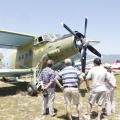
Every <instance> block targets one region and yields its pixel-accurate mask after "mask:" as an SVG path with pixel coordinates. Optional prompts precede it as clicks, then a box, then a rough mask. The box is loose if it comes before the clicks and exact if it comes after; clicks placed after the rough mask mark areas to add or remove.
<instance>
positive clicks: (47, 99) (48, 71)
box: [40, 60, 56, 117]
mask: <svg viewBox="0 0 120 120" xmlns="http://www.w3.org/2000/svg"><path fill="white" fill-rule="evenodd" d="M53 65H54V62H53V61H52V60H48V61H47V67H46V68H44V69H43V70H42V71H41V74H40V81H41V89H42V90H43V91H46V92H47V93H48V95H47V96H46V95H45V96H43V101H42V115H45V114H47V112H46V109H47V104H48V103H49V113H50V115H51V117H53V116H55V115H56V114H55V113H54V99H55V86H56V83H55V80H54V78H55V73H54V71H53V69H52V67H53Z"/></svg>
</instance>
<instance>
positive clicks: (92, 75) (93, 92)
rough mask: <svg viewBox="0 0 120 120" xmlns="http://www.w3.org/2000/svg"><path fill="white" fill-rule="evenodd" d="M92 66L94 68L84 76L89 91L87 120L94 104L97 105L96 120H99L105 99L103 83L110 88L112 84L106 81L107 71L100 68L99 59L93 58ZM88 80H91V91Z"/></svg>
mask: <svg viewBox="0 0 120 120" xmlns="http://www.w3.org/2000/svg"><path fill="white" fill-rule="evenodd" d="M93 64H94V67H93V68H91V69H90V71H89V72H88V74H87V76H86V87H87V89H88V91H90V92H89V96H88V105H87V111H88V116H87V119H88V120H90V114H91V109H92V105H93V104H94V103H97V105H98V117H97V120H100V117H101V112H102V105H103V103H104V101H105V97H106V86H105V84H104V81H106V82H108V83H109V84H110V85H111V86H112V84H111V83H110V82H109V80H108V76H107V70H105V69H104V67H102V66H100V64H101V59H100V58H95V59H94V61H93ZM89 79H91V80H92V87H91V89H90V87H89V81H88V80H89ZM112 87H114V86H112Z"/></svg>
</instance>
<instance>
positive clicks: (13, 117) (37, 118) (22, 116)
mask: <svg viewBox="0 0 120 120" xmlns="http://www.w3.org/2000/svg"><path fill="white" fill-rule="evenodd" d="M115 77H116V80H117V89H116V90H115V101H116V113H115V114H113V113H112V115H111V116H105V115H103V116H102V119H103V120H120V111H119V110H120V89H119V86H120V80H119V78H120V75H119V74H116V75H115ZM27 84H28V82H24V83H18V84H16V85H11V84H7V83H0V120H67V116H66V109H65V105H64V99H63V94H62V92H61V90H60V89H59V88H57V90H56V99H55V111H56V112H57V116H55V117H54V118H51V117H50V115H46V116H41V103H42V95H41V92H39V93H38V96H35V97H31V96H28V95H27V93H26V86H27ZM87 97H88V93H87V90H86V87H85V83H83V84H82V85H81V104H82V115H84V114H85V113H86V110H87V108H86V107H87ZM72 112H73V116H74V120H77V118H75V117H76V116H77V113H76V106H74V105H72ZM92 113H93V115H92V119H93V120H94V119H95V118H96V116H97V107H96V106H95V105H94V106H93V112H92Z"/></svg>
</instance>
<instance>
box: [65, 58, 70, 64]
mask: <svg viewBox="0 0 120 120" xmlns="http://www.w3.org/2000/svg"><path fill="white" fill-rule="evenodd" d="M64 62H65V64H72V61H71V59H69V58H68V59H65V61H64Z"/></svg>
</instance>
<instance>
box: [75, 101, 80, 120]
mask: <svg viewBox="0 0 120 120" xmlns="http://www.w3.org/2000/svg"><path fill="white" fill-rule="evenodd" d="M76 107H77V112H78V116H79V118H81V105H80V103H79V104H77V105H76Z"/></svg>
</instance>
